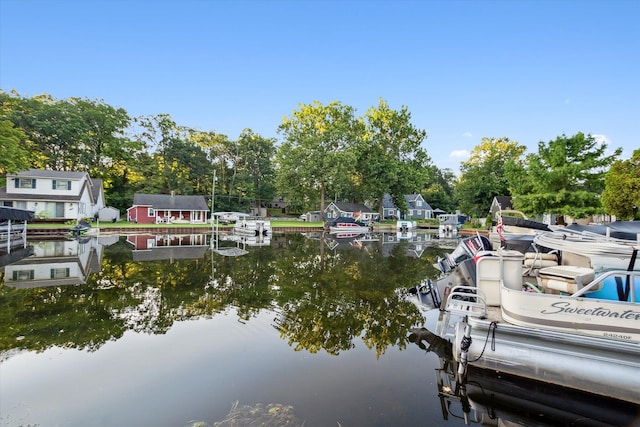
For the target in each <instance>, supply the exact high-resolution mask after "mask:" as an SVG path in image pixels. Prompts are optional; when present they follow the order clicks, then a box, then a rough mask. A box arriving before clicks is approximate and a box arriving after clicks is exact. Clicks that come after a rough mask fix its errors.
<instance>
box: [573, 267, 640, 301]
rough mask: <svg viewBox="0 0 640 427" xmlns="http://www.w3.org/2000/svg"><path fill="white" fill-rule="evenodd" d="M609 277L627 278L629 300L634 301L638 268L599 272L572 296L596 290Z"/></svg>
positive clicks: (638, 273)
mask: <svg viewBox="0 0 640 427" xmlns="http://www.w3.org/2000/svg"><path fill="white" fill-rule="evenodd" d="M610 277H614V278H615V277H620V278H623V277H624V278H626V279H627V285H626V286H628V288H629V301H636V295H635V293H636V292H635V283H636V282H635V281H636V279H638V278H640V271H639V270H630V271H629V270H610V271H607V272H605V273H603V274H601V275H600V276H598V277H596V278H595V279H593V280H592V281H591V282H590V283H588V284H586V285H585V286H584V287H582V288H581V289H579V290H578V291H577V292H574V293H573V294H571V297H572V298H577V297H581V296H584V294H586V293H587V292H591V291H597V290H599V289H601V287H602V286H603V285H604V281H605V280H607V279H609V278H610Z"/></svg>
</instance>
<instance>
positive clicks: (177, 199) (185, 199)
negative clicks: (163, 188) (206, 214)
mask: <svg viewBox="0 0 640 427" xmlns="http://www.w3.org/2000/svg"><path fill="white" fill-rule="evenodd" d="M133 206H151V207H152V208H153V209H160V210H162V209H165V210H183V211H208V210H209V207H208V206H207V202H206V201H205V199H204V197H203V196H176V195H173V196H172V195H169V194H134V195H133Z"/></svg>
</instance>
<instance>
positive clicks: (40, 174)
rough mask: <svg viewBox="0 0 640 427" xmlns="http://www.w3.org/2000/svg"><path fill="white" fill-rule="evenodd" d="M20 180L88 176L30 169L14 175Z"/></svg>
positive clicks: (84, 173)
mask: <svg viewBox="0 0 640 427" xmlns="http://www.w3.org/2000/svg"><path fill="white" fill-rule="evenodd" d="M9 175H11V174H9ZM13 175H14V176H17V177H19V178H65V179H81V178H82V177H83V176H85V175H87V173H86V172H69V171H52V170H41V169H29V170H26V171H21V172H17V173H15V174H13Z"/></svg>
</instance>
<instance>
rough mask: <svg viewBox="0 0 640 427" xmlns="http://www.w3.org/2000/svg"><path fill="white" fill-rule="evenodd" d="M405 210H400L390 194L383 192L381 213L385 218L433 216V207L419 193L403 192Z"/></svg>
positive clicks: (426, 217)
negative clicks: (404, 211) (405, 204)
mask: <svg viewBox="0 0 640 427" xmlns="http://www.w3.org/2000/svg"><path fill="white" fill-rule="evenodd" d="M404 199H405V201H406V203H407V212H406V213H403V212H400V209H398V207H397V206H396V205H395V204H394V203H393V200H392V199H391V195H389V194H385V195H384V197H383V199H382V215H383V217H384V218H385V219H392V218H396V219H429V218H433V217H434V214H433V209H432V208H431V206H430V205H429V203H427V202H426V201H425V200H424V198H423V197H422V195H420V194H405V196H404Z"/></svg>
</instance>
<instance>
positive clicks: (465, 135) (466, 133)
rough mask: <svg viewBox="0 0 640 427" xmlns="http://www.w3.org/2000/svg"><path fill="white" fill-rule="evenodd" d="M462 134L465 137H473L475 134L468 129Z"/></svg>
mask: <svg viewBox="0 0 640 427" xmlns="http://www.w3.org/2000/svg"><path fill="white" fill-rule="evenodd" d="M462 136H464V137H465V138H471V137H472V136H473V135H472V134H471V132H469V131H466V132H465V133H463V134H462Z"/></svg>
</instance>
